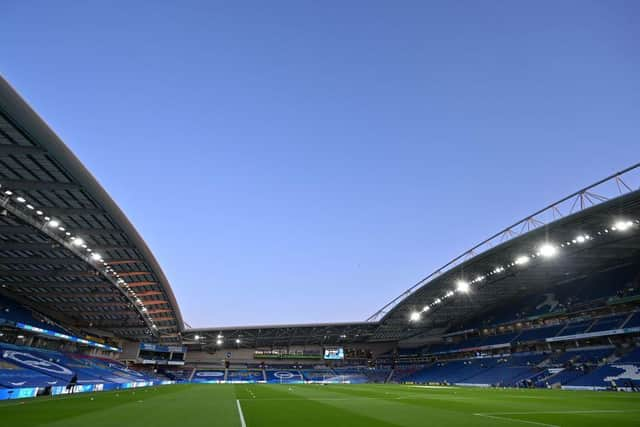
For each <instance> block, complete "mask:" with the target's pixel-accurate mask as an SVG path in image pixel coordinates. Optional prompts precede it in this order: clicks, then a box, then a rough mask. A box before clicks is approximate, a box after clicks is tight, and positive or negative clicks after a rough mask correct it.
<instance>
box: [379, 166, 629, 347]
mask: <svg viewBox="0 0 640 427" xmlns="http://www.w3.org/2000/svg"><path fill="white" fill-rule="evenodd" d="M639 175H640V164H636V165H634V166H632V167H630V168H627V169H625V170H623V171H620V172H618V173H616V174H614V175H612V176H610V177H608V178H606V179H604V180H601V181H598V182H597V183H595V184H593V185H591V186H589V187H586V188H584V189H581V190H580V191H578V192H576V193H574V194H572V195H570V196H568V197H566V198H564V199H562V200H560V201H558V202H556V203H554V204H552V205H550V206H548V207H547V208H545V209H542V210H540V211H538V212H536V213H534V214H533V215H531V216H528V217H527V218H525V219H524V220H522V221H520V222H518V223H516V224H514V225H513V226H510V227H508V228H506V229H505V230H502V231H501V232H500V233H497V234H495V235H494V236H492V237H491V238H490V239H487V240H485V241H484V242H482V243H481V244H479V245H477V246H476V247H474V248H473V249H472V250H470V251H467V252H465V254H463V255H461V256H459V257H457V258H456V259H455V260H454V261H452V262H451V263H449V264H447V265H445V266H444V267H442V268H441V269H439V270H438V271H436V272H434V273H433V274H431V275H430V276H428V277H427V278H425V279H423V280H422V281H420V282H418V283H417V284H416V285H415V286H413V287H412V288H410V289H409V290H407V291H406V292H405V293H404V294H402V295H401V296H400V297H398V298H396V299H395V300H393V301H392V302H391V303H389V304H387V305H386V306H385V307H384V308H383V309H381V310H379V311H378V312H377V313H376V314H374V315H373V316H372V317H371V318H370V320H380V323H381V326H380V328H379V329H378V330H377V331H376V333H375V334H374V336H373V337H372V340H374V341H375V340H388V339H403V338H410V337H412V336H420V335H421V334H423V333H425V332H429V331H433V330H440V331H442V330H446V329H448V328H449V327H450V326H451V325H456V324H458V325H459V324H460V323H461V322H462V321H464V320H466V319H469V318H472V317H476V316H478V315H479V314H481V313H483V312H486V311H488V310H490V309H492V308H495V307H496V306H499V305H500V304H503V305H504V304H506V303H507V302H508V301H510V300H512V299H514V298H516V297H521V296H523V295H531V294H535V293H540V291H542V290H543V289H545V288H546V287H548V286H551V285H554V284H558V283H570V282H571V281H573V280H576V279H579V278H582V277H584V276H586V275H588V274H592V273H595V272H599V271H604V270H607V269H611V268H616V267H621V266H624V265H628V264H631V263H636V264H638V262H640V190H638V185H637V184H636V183H635V182H636V181H638V178H639ZM631 181H634V184H631ZM607 192H611V193H613V194H614V196H613V197H610V196H605V195H604V194H606V193H607ZM563 209H566V211H564V212H563ZM545 216H548V217H550V218H551V220H550V221H545V220H543V218H544V217H545ZM459 287H461V288H460V289H458V288H459Z"/></svg>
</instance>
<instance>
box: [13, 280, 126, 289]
mask: <svg viewBox="0 0 640 427" xmlns="http://www.w3.org/2000/svg"><path fill="white" fill-rule="evenodd" d="M3 284H5V285H7V286H9V287H16V288H43V289H47V288H74V287H90V288H113V287H114V286H113V285H112V284H111V283H109V282H99V281H98V282H91V281H82V280H73V281H68V282H65V281H48V282H38V281H28V282H22V281H21V282H6V281H5V282H3Z"/></svg>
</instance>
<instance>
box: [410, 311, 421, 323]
mask: <svg viewBox="0 0 640 427" xmlns="http://www.w3.org/2000/svg"><path fill="white" fill-rule="evenodd" d="M409 320H411V321H412V322H417V321H418V320H420V313H418V312H417V311H414V312H413V313H411V316H409Z"/></svg>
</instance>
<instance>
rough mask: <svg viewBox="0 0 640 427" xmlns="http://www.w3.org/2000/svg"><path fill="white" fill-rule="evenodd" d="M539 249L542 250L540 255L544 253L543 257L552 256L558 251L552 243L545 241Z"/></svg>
mask: <svg viewBox="0 0 640 427" xmlns="http://www.w3.org/2000/svg"><path fill="white" fill-rule="evenodd" d="M538 251H539V252H540V255H542V256H543V257H545V258H550V257H552V256H554V255H555V254H556V253H558V248H556V247H555V246H554V245H552V244H551V243H545V244H543V245H542V246H540V248H539V249H538Z"/></svg>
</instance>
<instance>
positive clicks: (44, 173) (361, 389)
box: [0, 80, 640, 427]
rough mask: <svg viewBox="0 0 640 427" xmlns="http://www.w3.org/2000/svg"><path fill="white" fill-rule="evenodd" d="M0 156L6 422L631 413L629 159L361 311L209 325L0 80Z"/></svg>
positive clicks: (634, 263) (487, 418)
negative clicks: (191, 319)
mask: <svg viewBox="0 0 640 427" xmlns="http://www.w3.org/2000/svg"><path fill="white" fill-rule="evenodd" d="M0 155H1V159H0V185H1V187H0V190H1V192H2V196H1V203H2V215H1V217H0V221H1V224H0V240H1V243H0V244H1V247H0V250H1V254H0V267H1V271H2V273H1V275H0V282H1V288H0V308H1V310H0V351H1V353H0V354H1V360H0V399H2V400H3V402H0V414H2V420H3V423H4V424H5V425H16V426H20V425H45V424H46V425H56V426H58V425H60V426H80V425H85V424H91V425H130V423H131V422H132V421H131V420H139V419H144V420H145V424H147V423H148V425H158V426H160V425H175V424H176V423H182V424H183V425H189V426H199V425H212V423H213V424H214V425H221V426H243V427H245V426H273V425H294V423H295V425H325V424H334V425H336V424H337V425H350V426H355V425H363V426H364V425H367V426H378V425H380V426H382V425H385V426H386V425H406V426H411V425H424V424H423V422H424V420H425V419H429V420H430V423H433V424H436V425H462V424H465V423H472V424H473V425H522V424H533V425H543V426H556V425H562V426H569V425H580V426H584V425H600V424H602V423H605V422H614V423H616V425H621V426H622V425H637V419H638V418H637V417H638V415H640V414H639V411H640V409H638V408H639V406H638V403H639V402H640V400H639V397H638V396H640V395H638V394H636V393H633V392H635V391H638V390H640V306H639V303H640V262H639V261H640V258H639V257H640V190H638V182H639V180H638V178H639V177H640V164H636V165H633V166H631V167H629V168H627V169H625V170H622V171H619V172H616V173H615V174H613V175H611V176H609V177H607V178H605V179H602V180H599V181H597V182H595V183H594V184H591V185H589V186H587V187H584V188H582V189H580V190H579V191H577V192H575V193H573V194H571V195H569V196H567V197H566V198H563V199H562V200H559V201H558V202H555V203H553V204H551V205H549V206H547V207H545V208H544V209H541V210H539V211H537V212H535V213H533V214H532V215H530V216H527V217H526V218H525V219H523V220H521V221H518V222H516V223H514V224H513V225H511V226H509V227H506V228H505V229H503V230H501V231H500V232H498V233H496V234H494V235H492V236H491V237H490V238H488V239H486V240H484V241H483V242H481V243H480V244H478V245H476V246H474V247H473V248H471V249H469V250H468V251H465V252H464V253H463V254H461V255H460V256H458V257H456V258H454V259H453V260H452V261H451V262H449V263H447V264H446V265H444V266H442V267H441V268H439V269H438V270H437V271H435V272H433V273H432V274H430V275H428V276H427V277H425V278H424V279H423V280H420V281H419V282H417V283H416V284H415V285H413V286H411V287H410V288H409V289H407V291H406V292H404V293H403V294H402V295H399V296H398V297H397V298H395V299H393V300H392V301H391V302H389V303H388V304H386V305H384V307H382V308H381V309H380V310H378V311H376V312H375V313H374V314H373V315H372V316H371V317H369V318H368V319H366V320H364V321H362V322H356V323H328V324H293V325H262V326H245V327H221V328H213V329H212V328H189V327H187V326H186V325H185V323H184V321H183V319H182V314H181V312H180V307H178V304H177V302H176V299H175V297H174V294H173V291H172V289H171V286H170V284H169V283H168V281H167V278H166V277H165V275H164V274H163V272H162V268H161V266H160V265H159V264H158V262H157V261H156V259H155V258H154V255H153V253H152V251H151V249H150V248H149V247H148V246H147V245H146V243H145V241H144V240H143V238H142V237H141V236H140V235H139V234H138V232H137V231H136V229H135V228H134V226H133V225H132V224H131V223H130V222H129V220H128V219H127V217H126V216H125V214H124V213H123V212H122V211H121V210H120V208H119V207H118V206H117V205H116V204H115V202H114V201H113V200H112V199H111V198H110V196H109V195H108V194H107V193H106V192H105V190H104V189H103V188H102V187H101V186H100V185H99V184H98V183H97V182H96V180H95V179H94V178H93V177H92V175H91V173H90V172H89V171H88V170H87V169H86V168H85V167H84V166H83V165H82V164H81V163H80V161H79V160H78V159H77V158H76V157H75V156H74V154H73V153H72V152H71V151H70V150H69V149H68V148H67V147H66V146H65V144H64V143H63V142H62V141H61V140H60V139H59V138H58V137H57V136H56V134H55V133H54V132H53V131H52V130H51V129H49V127H48V126H47V125H46V124H45V122H44V121H43V120H42V119H41V118H39V117H38V115H37V114H36V113H35V112H34V111H33V110H32V109H31V108H30V107H29V105H27V103H26V102H25V101H24V100H23V99H22V98H21V97H20V96H19V95H18V94H17V93H16V92H15V91H14V90H13V89H12V87H11V86H10V85H9V84H8V82H6V81H5V80H2V81H1V82H0ZM623 392H624V393H623ZM425 417H427V418H425Z"/></svg>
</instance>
